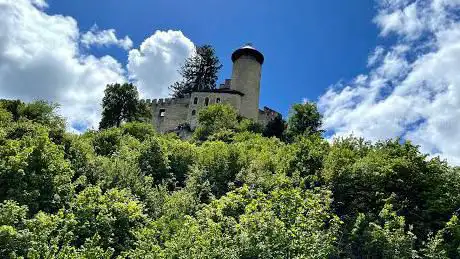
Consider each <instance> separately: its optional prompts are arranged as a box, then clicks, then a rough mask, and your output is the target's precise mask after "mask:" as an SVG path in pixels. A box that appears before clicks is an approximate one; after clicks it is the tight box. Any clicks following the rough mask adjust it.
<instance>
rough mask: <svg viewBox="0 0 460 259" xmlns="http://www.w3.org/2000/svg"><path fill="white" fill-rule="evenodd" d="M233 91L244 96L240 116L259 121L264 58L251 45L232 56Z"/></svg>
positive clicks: (238, 50)
mask: <svg viewBox="0 0 460 259" xmlns="http://www.w3.org/2000/svg"><path fill="white" fill-rule="evenodd" d="M232 61H233V72H232V81H231V89H233V90H236V91H239V92H241V93H243V94H244V96H243V97H242V98H241V107H240V114H241V115H242V116H244V117H246V118H250V119H254V120H256V121H257V119H258V113H259V93H260V78H261V71H262V64H263V63H264V56H263V55H262V53H260V52H259V51H258V50H256V49H255V48H254V47H252V46H251V45H250V44H247V45H245V46H243V47H241V48H239V49H237V50H236V51H235V52H233V54H232Z"/></svg>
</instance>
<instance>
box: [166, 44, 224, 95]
mask: <svg viewBox="0 0 460 259" xmlns="http://www.w3.org/2000/svg"><path fill="white" fill-rule="evenodd" d="M221 68H222V65H221V64H220V61H219V58H218V57H217V56H216V54H215V51H214V48H213V47H212V46H210V45H203V46H200V47H197V48H196V52H195V53H194V54H193V55H192V56H191V57H189V58H187V59H186V60H185V64H184V65H183V66H182V67H181V69H180V70H179V73H180V74H181V76H182V78H183V79H182V81H179V82H176V83H174V84H173V85H171V86H170V87H169V88H170V90H171V91H172V96H174V97H183V96H184V95H186V94H189V93H191V92H193V91H197V90H207V89H215V88H216V81H217V75H218V73H219V70H220V69H221Z"/></svg>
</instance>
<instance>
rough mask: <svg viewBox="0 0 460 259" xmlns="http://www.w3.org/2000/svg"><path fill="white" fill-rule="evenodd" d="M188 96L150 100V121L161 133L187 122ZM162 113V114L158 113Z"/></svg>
mask: <svg viewBox="0 0 460 259" xmlns="http://www.w3.org/2000/svg"><path fill="white" fill-rule="evenodd" d="M189 104H190V96H186V97H185V98H165V99H154V100H152V123H153V126H154V127H155V128H156V129H157V130H158V131H159V132H161V133H166V132H170V131H173V130H175V129H176V128H177V126H179V125H181V124H184V123H187V122H188V121H187V114H188V108H189ZM160 113H162V114H160Z"/></svg>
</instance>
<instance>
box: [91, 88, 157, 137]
mask: <svg viewBox="0 0 460 259" xmlns="http://www.w3.org/2000/svg"><path fill="white" fill-rule="evenodd" d="M150 117H151V114H150V112H149V108H148V105H147V103H146V102H145V101H143V100H139V93H138V91H137V88H136V86H134V85H133V84H131V83H124V84H109V85H107V87H106V88H105V91H104V98H103V99H102V119H101V122H100V123H99V129H107V128H110V127H119V126H120V125H121V124H122V123H123V122H133V121H149V120H150Z"/></svg>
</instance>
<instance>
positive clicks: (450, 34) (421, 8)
mask: <svg viewBox="0 0 460 259" xmlns="http://www.w3.org/2000/svg"><path fill="white" fill-rule="evenodd" d="M384 2H385V3H384ZM380 6H381V7H380V8H381V9H380V10H379V14H378V15H377V18H376V19H375V21H376V23H377V25H378V26H379V27H380V29H381V34H382V35H389V34H396V35H398V36H399V39H398V40H397V42H396V43H395V44H394V46H388V47H387V48H386V51H384V50H383V49H380V48H377V49H376V51H375V52H374V54H372V55H371V57H370V59H369V63H370V64H371V69H370V71H369V73H368V74H367V75H360V76H358V77H357V79H355V80H352V81H351V82H350V83H349V84H347V85H346V86H345V87H343V86H341V85H337V86H334V87H332V88H330V89H329V90H328V91H327V92H326V93H325V94H324V95H323V96H321V97H320V99H319V107H320V109H321V110H322V111H323V113H324V127H325V129H326V130H329V131H330V132H334V136H341V135H348V134H350V133H353V134H355V135H358V136H363V137H365V138H368V139H371V140H377V139H384V138H394V137H403V138H405V139H410V140H412V141H413V142H415V143H416V144H418V145H420V146H421V148H422V150H423V151H424V152H427V153H430V154H432V155H440V156H441V157H443V158H447V159H448V161H450V162H451V163H454V164H460V144H458V143H460V120H458V118H460V73H458V68H459V67H460V21H459V20H458V16H456V15H455V12H458V11H459V8H460V1H458V0H431V1H428V0H427V1H402V0H399V1H397V0H395V1H391V0H387V1H381V3H380ZM382 15H383V16H388V17H386V18H382V17H383V16H382ZM393 16H394V17H397V19H396V18H389V17H393ZM358 79H359V80H358Z"/></svg>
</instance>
